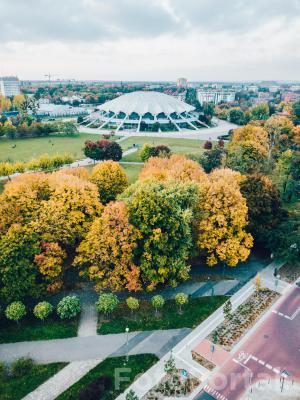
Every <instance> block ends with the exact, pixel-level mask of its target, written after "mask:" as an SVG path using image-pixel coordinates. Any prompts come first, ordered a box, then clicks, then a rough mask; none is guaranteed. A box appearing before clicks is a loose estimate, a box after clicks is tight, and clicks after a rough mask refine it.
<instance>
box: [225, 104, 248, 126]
mask: <svg viewBox="0 0 300 400" xmlns="http://www.w3.org/2000/svg"><path fill="white" fill-rule="evenodd" d="M227 119H228V121H230V122H232V123H233V124H237V125H243V124H244V123H245V113H244V111H243V110H242V109H241V108H240V107H234V108H231V109H230V110H229V111H228V114H227Z"/></svg>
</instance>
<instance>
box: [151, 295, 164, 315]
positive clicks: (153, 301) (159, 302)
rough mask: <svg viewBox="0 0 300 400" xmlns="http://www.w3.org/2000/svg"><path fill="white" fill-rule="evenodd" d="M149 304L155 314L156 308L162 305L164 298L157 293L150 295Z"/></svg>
mask: <svg viewBox="0 0 300 400" xmlns="http://www.w3.org/2000/svg"><path fill="white" fill-rule="evenodd" d="M151 304H152V306H153V307H154V308H155V312H156V314H157V311H158V309H159V308H162V307H163V306H164V304H165V300H164V298H163V297H162V296H161V295H160V294H157V295H156V296H153V297H152V299H151Z"/></svg>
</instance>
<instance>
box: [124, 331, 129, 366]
mask: <svg viewBox="0 0 300 400" xmlns="http://www.w3.org/2000/svg"><path fill="white" fill-rule="evenodd" d="M125 332H126V363H128V336H129V328H128V327H126V328H125Z"/></svg>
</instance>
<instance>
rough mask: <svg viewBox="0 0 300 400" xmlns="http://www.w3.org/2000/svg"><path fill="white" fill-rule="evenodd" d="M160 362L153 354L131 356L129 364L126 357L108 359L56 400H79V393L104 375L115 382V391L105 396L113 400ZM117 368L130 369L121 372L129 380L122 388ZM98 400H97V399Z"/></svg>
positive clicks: (106, 399)
mask: <svg viewBox="0 0 300 400" xmlns="http://www.w3.org/2000/svg"><path fill="white" fill-rule="evenodd" d="M157 361H158V358H157V357H156V356H155V355H153V354H139V355H136V356H129V357H128V362H127V363H126V364H125V362H126V357H114V358H107V359H106V360H104V361H103V362H101V363H100V364H98V365H97V366H96V367H95V368H94V369H92V370H91V371H90V372H88V373H87V374H86V375H85V376H84V377H83V378H82V379H80V380H79V381H78V382H76V383H75V384H74V385H73V386H71V387H70V388H69V389H68V390H66V391H65V392H64V393H62V394H61V395H60V396H58V397H57V399H56V400H77V399H78V398H79V397H78V396H79V392H80V390H82V389H83V388H84V387H85V386H87V385H88V384H89V383H90V382H92V381H93V380H95V379H97V378H99V377H100V376H102V375H106V376H110V377H111V378H112V379H113V382H114V385H113V387H114V389H113V390H112V391H111V392H110V393H106V394H105V400H113V399H115V398H116V397H117V396H118V395H119V394H121V393H123V392H124V390H125V389H126V388H127V387H128V386H129V385H130V384H131V383H132V382H133V380H134V378H135V377H136V376H137V375H138V374H141V373H143V372H146V371H147V370H148V369H149V368H150V367H151V366H152V365H153V364H155V363H156V362H157ZM117 368H128V370H127V371H124V370H123V372H121V376H122V377H123V378H128V381H126V382H124V381H122V382H120V388H119V389H117V388H116V383H117V382H115V370H116V369H117ZM95 400H96V399H95Z"/></svg>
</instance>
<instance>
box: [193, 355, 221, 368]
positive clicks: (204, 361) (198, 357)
mask: <svg viewBox="0 0 300 400" xmlns="http://www.w3.org/2000/svg"><path fill="white" fill-rule="evenodd" d="M192 357H193V360H195V361H196V362H197V363H199V364H200V365H202V367H204V368H207V369H209V370H210V371H212V370H213V369H214V368H215V366H216V365H215V364H214V363H213V362H211V361H209V360H208V359H207V358H205V357H203V356H201V355H200V354H198V353H197V352H196V351H194V350H193V351H192Z"/></svg>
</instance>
